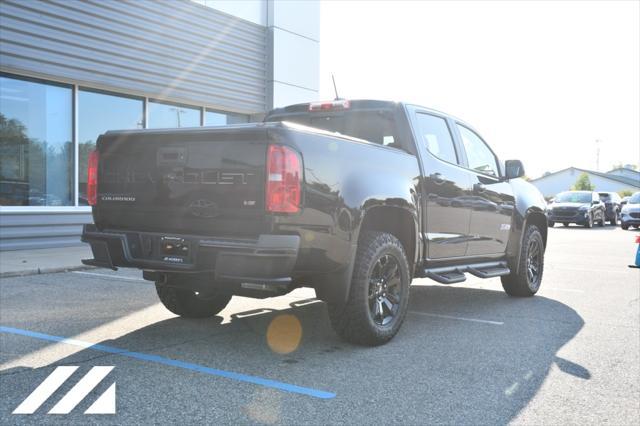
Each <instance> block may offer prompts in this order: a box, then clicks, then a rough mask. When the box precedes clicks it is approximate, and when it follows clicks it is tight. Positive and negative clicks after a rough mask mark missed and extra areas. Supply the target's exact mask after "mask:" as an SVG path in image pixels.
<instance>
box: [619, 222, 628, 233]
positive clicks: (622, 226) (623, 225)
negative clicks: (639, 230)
mask: <svg viewBox="0 0 640 426" xmlns="http://www.w3.org/2000/svg"><path fill="white" fill-rule="evenodd" d="M620 228H622V229H624V230H625V231H626V230H627V229H629V225H625V224H624V223H623V224H621V225H620Z"/></svg>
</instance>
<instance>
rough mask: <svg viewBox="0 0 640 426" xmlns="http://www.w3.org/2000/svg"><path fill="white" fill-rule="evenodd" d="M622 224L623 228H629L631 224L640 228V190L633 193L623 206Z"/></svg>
mask: <svg viewBox="0 0 640 426" xmlns="http://www.w3.org/2000/svg"><path fill="white" fill-rule="evenodd" d="M620 226H621V227H622V229H629V227H630V226H633V227H634V228H640V192H636V193H635V194H633V195H632V196H631V197H630V198H629V201H627V203H626V204H625V205H624V206H623V207H622V211H621V214H620Z"/></svg>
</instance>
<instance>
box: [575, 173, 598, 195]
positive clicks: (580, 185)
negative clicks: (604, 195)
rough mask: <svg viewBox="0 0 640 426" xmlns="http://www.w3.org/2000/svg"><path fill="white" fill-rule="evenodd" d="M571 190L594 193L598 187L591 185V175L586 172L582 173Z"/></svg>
mask: <svg viewBox="0 0 640 426" xmlns="http://www.w3.org/2000/svg"><path fill="white" fill-rule="evenodd" d="M571 189H572V190H573V191H593V190H594V189H596V187H595V185H592V184H591V181H590V180H589V175H588V174H587V173H586V172H582V173H581V174H580V176H579V177H578V180H577V181H576V183H575V184H574V185H573V186H572V187H571Z"/></svg>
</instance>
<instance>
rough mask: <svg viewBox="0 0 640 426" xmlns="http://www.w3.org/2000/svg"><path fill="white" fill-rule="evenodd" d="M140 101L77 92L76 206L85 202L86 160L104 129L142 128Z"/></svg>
mask: <svg viewBox="0 0 640 426" xmlns="http://www.w3.org/2000/svg"><path fill="white" fill-rule="evenodd" d="M143 116H144V101H143V100H142V99H139V98H133V97H125V96H117V95H114V94H108V93H104V92H96V91H91V90H84V89H82V90H80V91H78V157H79V164H78V174H79V176H78V180H79V183H78V203H79V205H81V206H86V205H88V203H87V195H86V194H87V159H88V157H89V152H91V151H92V150H93V149H94V148H95V146H96V139H98V136H100V135H101V134H102V133H104V132H106V131H107V130H124V129H142V128H143V127H144V118H143Z"/></svg>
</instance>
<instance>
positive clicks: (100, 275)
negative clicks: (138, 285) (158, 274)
mask: <svg viewBox="0 0 640 426" xmlns="http://www.w3.org/2000/svg"><path fill="white" fill-rule="evenodd" d="M71 272H72V273H74V274H80V275H91V276H93V277H102V278H111V279H116V280H125V281H137V282H143V283H148V282H149V281H147V280H143V279H142V278H132V277H121V276H119V275H110V274H99V273H97V272H84V271H71Z"/></svg>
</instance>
